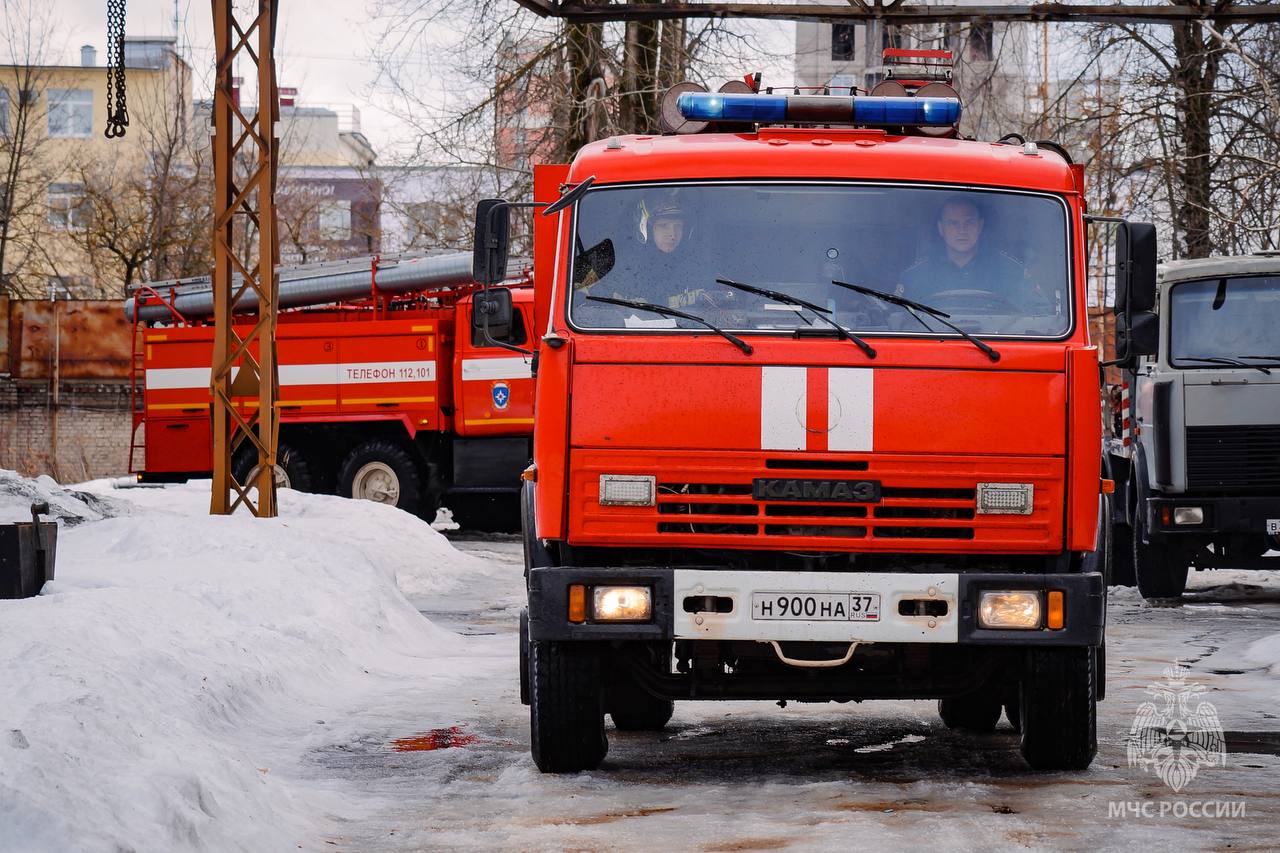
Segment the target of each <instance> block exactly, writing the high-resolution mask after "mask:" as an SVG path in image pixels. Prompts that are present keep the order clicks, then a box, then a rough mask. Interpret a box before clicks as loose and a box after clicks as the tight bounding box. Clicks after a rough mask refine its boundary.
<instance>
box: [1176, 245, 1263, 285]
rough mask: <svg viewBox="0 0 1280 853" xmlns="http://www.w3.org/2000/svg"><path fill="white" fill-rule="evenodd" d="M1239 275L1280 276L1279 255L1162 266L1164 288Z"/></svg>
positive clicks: (1205, 259) (1184, 261)
mask: <svg viewBox="0 0 1280 853" xmlns="http://www.w3.org/2000/svg"><path fill="white" fill-rule="evenodd" d="M1237 275H1280V252H1260V253H1258V254H1256V255H1235V256H1232V257H1217V258H1194V259H1187V260H1183V261H1166V262H1165V263H1164V264H1162V265H1161V266H1160V281H1161V283H1162V284H1173V283H1174V282H1177V281H1190V280H1192V279H1197V278H1225V277H1230V276H1237Z"/></svg>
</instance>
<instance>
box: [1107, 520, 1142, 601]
mask: <svg viewBox="0 0 1280 853" xmlns="http://www.w3.org/2000/svg"><path fill="white" fill-rule="evenodd" d="M1108 583H1109V584H1110V585H1111V586H1135V585H1137V583H1138V578H1137V576H1136V575H1135V574H1134V572H1133V528H1132V527H1130V526H1129V525H1128V524H1127V523H1126V522H1125V520H1124V519H1123V518H1116V519H1115V522H1114V523H1113V524H1112V525H1111V579H1110V580H1109V581H1108Z"/></svg>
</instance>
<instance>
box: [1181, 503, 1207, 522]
mask: <svg viewBox="0 0 1280 853" xmlns="http://www.w3.org/2000/svg"><path fill="white" fill-rule="evenodd" d="M1173 523H1174V524H1204V510H1203V509H1201V508H1200V507H1198V506H1180V507H1177V508H1176V509H1175V510H1174V511H1173Z"/></svg>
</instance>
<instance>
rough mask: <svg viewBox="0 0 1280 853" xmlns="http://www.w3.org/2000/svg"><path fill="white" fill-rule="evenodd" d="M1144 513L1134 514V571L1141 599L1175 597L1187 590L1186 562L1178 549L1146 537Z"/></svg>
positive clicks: (1139, 511)
mask: <svg viewBox="0 0 1280 853" xmlns="http://www.w3.org/2000/svg"><path fill="white" fill-rule="evenodd" d="M1144 515H1145V513H1144V512H1143V510H1142V508H1141V507H1139V508H1138V511H1137V512H1135V513H1134V524H1133V570H1134V575H1135V576H1136V577H1137V581H1138V592H1139V593H1140V594H1141V595H1142V597H1143V598H1146V599H1152V598H1178V597H1179V596H1181V595H1182V593H1183V591H1184V590H1185V589H1186V588H1187V560H1186V558H1185V557H1184V556H1183V553H1182V551H1181V549H1179V548H1171V547H1169V545H1168V544H1167V543H1165V542H1163V541H1161V540H1153V541H1151V542H1144V541H1143V540H1144V539H1146V538H1147V536H1146V533H1147V529H1146V519H1145V518H1144Z"/></svg>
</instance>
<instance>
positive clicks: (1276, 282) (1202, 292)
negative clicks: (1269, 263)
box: [1169, 276, 1280, 369]
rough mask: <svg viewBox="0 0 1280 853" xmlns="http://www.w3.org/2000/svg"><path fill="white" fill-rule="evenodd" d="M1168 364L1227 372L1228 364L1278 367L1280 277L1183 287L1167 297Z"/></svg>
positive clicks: (1177, 286) (1194, 283)
mask: <svg viewBox="0 0 1280 853" xmlns="http://www.w3.org/2000/svg"><path fill="white" fill-rule="evenodd" d="M1169 313H1170V323H1169V361H1170V364H1172V365H1173V366H1174V367H1184V368H1201V369H1204V368H1210V367H1216V368H1219V369H1220V368H1228V369H1229V368H1231V367H1232V366H1233V365H1232V364H1230V363H1229V362H1227V363H1218V364H1213V363H1212V362H1210V363H1206V362H1205V361H1204V359H1230V360H1234V361H1237V362H1239V361H1245V362H1251V363H1253V364H1266V363H1268V362H1271V363H1273V364H1274V363H1280V335H1277V333H1276V330H1277V329H1280V276H1241V277H1239V278H1214V279H1206V280H1204V281H1187V282H1182V283H1180V284H1175V285H1173V287H1172V289H1171V290H1170V291H1169Z"/></svg>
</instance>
